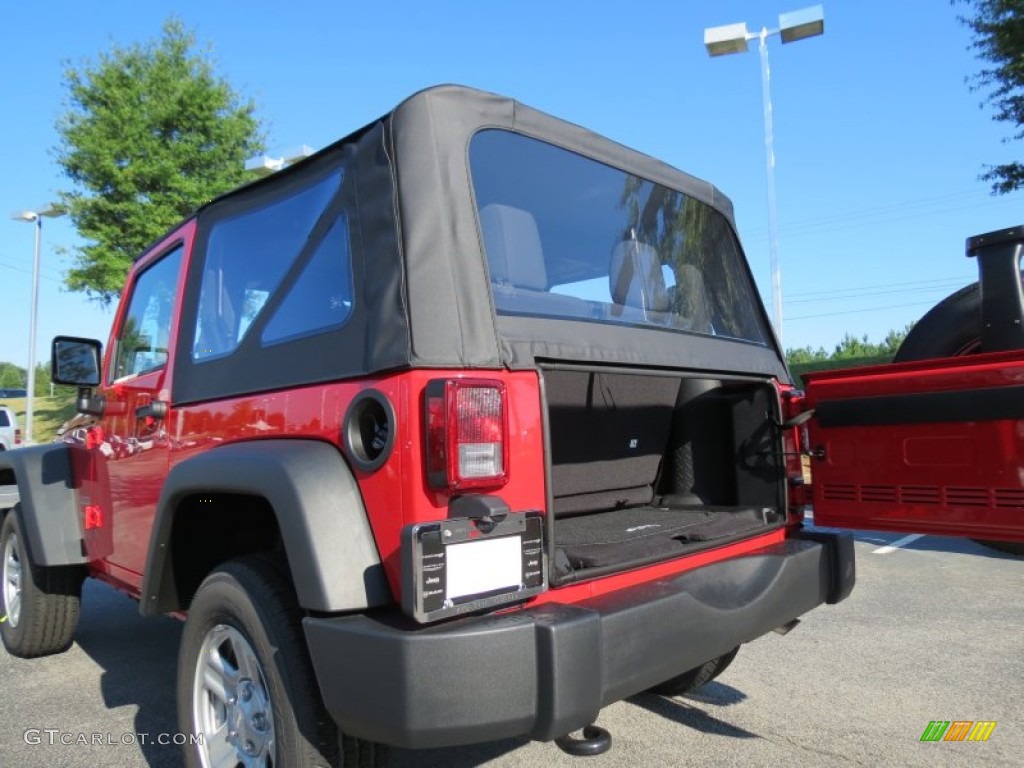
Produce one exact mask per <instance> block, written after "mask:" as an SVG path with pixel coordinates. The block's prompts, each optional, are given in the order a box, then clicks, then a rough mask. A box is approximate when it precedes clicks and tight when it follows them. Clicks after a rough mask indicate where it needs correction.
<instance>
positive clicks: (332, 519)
mask: <svg viewBox="0 0 1024 768" xmlns="http://www.w3.org/2000/svg"><path fill="white" fill-rule="evenodd" d="M197 493H241V494H247V495H255V496H262V497H263V498H265V499H266V500H267V502H268V503H269V504H270V506H271V507H272V508H273V510H274V515H275V517H276V519H277V524H278V527H279V528H280V531H281V538H282V539H283V543H284V549H285V554H286V555H287V557H288V563H289V566H290V568H291V573H292V580H293V582H294V584H295V591H296V594H297V596H298V599H299V604H300V605H301V606H302V607H303V608H305V609H307V610H311V611H324V612H334V611H354V610H363V609H365V608H369V607H372V606H378V605H385V604H388V603H390V602H391V601H392V599H391V593H390V590H389V588H388V584H387V580H386V578H385V575H384V569H383V566H382V565H381V562H380V555H379V554H378V552H377V545H376V541H375V539H374V537H373V532H372V530H371V529H370V524H369V521H368V519H367V517H366V510H365V507H364V506H363V499H362V495H361V494H360V492H359V486H358V484H357V483H356V480H355V477H354V476H353V475H352V471H351V470H350V469H349V467H348V465H347V464H346V463H345V460H344V458H343V457H342V455H341V453H340V452H339V451H338V449H337V448H335V447H334V446H332V445H330V444H329V443H326V442H321V441H315V440H304V439H268V440H253V441H247V442H240V443H230V444H227V445H223V446H221V447H218V448H213V449H211V450H208V451H206V452H204V453H201V454H199V455H197V456H194V457H192V458H189V459H185V460H184V461H182V462H180V463H179V464H176V465H175V466H174V467H173V468H172V469H171V471H170V472H169V473H168V475H167V479H166V480H165V481H164V485H163V489H162V491H161V493H160V500H159V502H158V505H157V510H156V516H155V518H154V521H153V531H152V534H151V536H150V542H149V552H148V555H147V559H146V570H145V573H144V575H143V579H142V599H141V601H140V605H139V610H140V612H141V613H142V614H143V615H152V614H156V613H166V612H169V611H175V610H181V609H183V608H184V606H183V605H182V604H181V600H180V599H179V596H178V594H177V588H176V586H175V582H174V567H173V557H172V556H171V555H172V553H171V552H170V547H171V532H172V530H173V528H174V516H175V512H176V510H177V508H178V506H179V504H180V503H181V501H182V500H183V499H184V498H185V497H187V496H190V495H194V494H197Z"/></svg>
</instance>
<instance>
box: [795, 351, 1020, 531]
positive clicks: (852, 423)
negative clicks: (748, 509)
mask: <svg viewBox="0 0 1024 768" xmlns="http://www.w3.org/2000/svg"><path fill="white" fill-rule="evenodd" d="M805 379H806V380H807V381H808V386H807V401H806V406H805V407H807V408H813V409H814V411H815V414H814V418H812V419H811V421H810V422H809V437H810V449H811V452H812V459H811V473H812V483H813V493H812V499H813V503H814V518H815V521H816V522H817V523H818V524H820V525H828V526H835V527H843V528H869V529H877V530H892V531H907V532H911V533H913V532H917V533H937V534H944V535H950V536H969V537H971V538H988V539H1002V540H1007V541H1024V461H1022V459H1024V451H1022V445H1024V355H1022V353H1021V352H1019V351H1016V352H1003V353H993V354H987V355H974V356H970V357H958V358H947V359H943V360H926V361H921V362H915V363H902V364H896V365H886V366H874V367H870V368H859V369H851V370H847V371H828V372H821V373H817V374H808V375H806V376H805Z"/></svg>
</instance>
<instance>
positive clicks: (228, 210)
mask: <svg viewBox="0 0 1024 768" xmlns="http://www.w3.org/2000/svg"><path fill="white" fill-rule="evenodd" d="M1017 234H1018V235H1019V232H1018V233H1017ZM997 240H998V242H996V243H995V244H994V245H991V247H989V246H990V243H989V242H988V241H985V242H984V243H982V244H981V245H980V246H979V248H980V249H981V250H983V251H985V252H986V253H989V252H991V253H996V256H997V257H998V258H999V259H1001V260H1002V261H1001V262H1000V263H1002V264H1004V266H1007V268H1009V266H1008V265H1010V263H1011V258H1010V257H1007V256H1006V251H1007V249H1010V250H1013V249H1014V248H1015V249H1016V251H1014V253H1015V254H1016V256H1015V258H1016V259H1017V260H1018V262H1019V251H1020V247H1019V243H1017V242H1016V241H1014V243H1013V244H1008V240H1009V237H1008V236H1006V235H1003V236H1002V239H1001V240H999V239H998V238H997ZM1004 241H1007V242H1004ZM1012 268H1013V270H1014V272H1013V277H1014V280H1013V281H1011V282H1012V283H1013V285H1014V286H1017V287H1018V290H1017V292H1016V301H1017V304H1016V310H1015V311H1016V312H1017V315H1016V320H1017V327H1016V335H1014V331H1013V327H1012V326H1013V323H1012V322H1011V321H1012V320H1013V319H1014V318H1012V317H1010V315H1011V314H1012V312H1011V310H1012V307H1011V309H1006V307H1007V306H1009V304H1011V303H1012V302H1007V301H1002V302H1001V303H1000V306H1001V307H1002V310H1001V312H1002V314H1001V315H1000V318H999V319H1000V322H1001V323H1002V321H1004V320H1006V321H1007V322H1008V323H1009V326H1010V328H1009V330H1008V331H1005V332H1003V331H1001V332H1000V333H1001V337H1000V338H997V337H996V335H994V334H993V335H991V337H984V336H983V334H982V325H981V323H980V321H979V323H978V325H977V328H976V329H975V335H976V337H977V338H979V339H981V340H982V341H983V342H984V344H983V346H984V348H986V349H989V348H999V347H998V345H999V344H1002V345H1003V347H1008V346H1017V347H1020V346H1024V345H1021V344H1020V343H1019V338H1018V337H1019V335H1020V324H1019V320H1020V317H1021V306H1022V302H1021V301H1020V291H1019V281H1018V280H1016V274H1017V272H1016V270H1017V269H1019V266H1018V265H1017V264H1016V263H1015V264H1014V266H1013V267H1012ZM1004 271H1005V270H1004ZM993 279H994V278H993ZM1010 298H1011V299H1012V298H1013V296H1010ZM993 312H995V310H993ZM1005 325H1006V323H1002V325H1001V327H1003V326H1005ZM985 328H988V326H987V325H986V326H985ZM1004 330H1005V329H1004ZM1011 337H1012V338H1011ZM990 345H995V346H990ZM1020 357H1021V356H1020V354H1019V353H1002V354H999V353H996V354H991V353H986V354H984V355H972V356H970V357H959V358H953V359H950V360H942V361H931V362H926V363H907V364H901V365H893V366H886V367H884V368H876V369H869V370H866V371H861V372H856V373H855V374H849V373H847V374H837V373H831V374H822V375H819V376H817V377H812V383H811V384H810V391H809V394H808V396H807V397H806V398H804V397H802V396H801V395H800V394H799V393H797V392H795V391H794V390H793V389H792V387H791V385H790V379H789V375H788V373H787V370H786V366H785V363H784V360H783V356H782V352H781V350H780V349H779V346H778V343H777V341H776V339H775V337H774V336H773V334H772V331H771V328H770V327H769V324H768V322H767V319H766V315H765V312H764V309H763V307H762V305H761V302H760V301H759V299H758V295H757V291H756V290H755V287H754V283H753V280H752V278H751V274H750V271H749V269H748V267H747V264H746V262H745V260H744V257H743V254H742V251H741V249H740V245H739V241H738V239H737V237H736V232H735V227H734V224H733V219H732V208H731V206H730V203H729V201H728V200H727V199H726V198H725V197H723V196H722V194H721V193H720V192H718V190H716V189H715V188H714V187H713V186H711V185H710V184H707V183H705V182H702V181H699V180H697V179H694V178H692V177H690V176H688V175H686V174H684V173H681V172H680V171H677V170H675V169H673V168H670V167H669V166H667V165H665V164H663V163H661V162H658V161H656V160H653V159H651V158H650V157H646V156H644V155H642V154H639V153H637V152H634V151H632V150H629V149H626V148H625V147H622V146H619V145H618V144H615V143H613V142H611V141H608V140H606V139H604V138H601V137H600V136H597V135H595V134H593V133H590V132H588V131H586V130H584V129H582V128H579V127H577V126H575V125H570V124H568V123H565V122H562V121H560V120H557V119H554V118H552V117H549V116H547V115H544V114H541V113H539V112H536V111H534V110H532V109H529V108H528V107H525V106H523V105H521V104H518V103H516V102H515V101H512V100H509V99H505V98H501V97H498V96H494V95H491V94H485V93H480V92H477V91H473V90H469V89H465V88H460V87H440V88H434V89H430V90H427V91H424V92H422V93H419V94H416V95H414V96H412V97H411V98H410V99H408V100H406V101H405V102H403V103H402V104H400V105H399V106H398V107H397V108H396V109H395V110H394V111H392V112H391V113H389V114H388V115H386V116H385V117H383V118H381V119H379V120H377V121H375V122H373V123H371V124H370V125H368V126H366V127H365V128H363V129H361V130H359V131H357V132H356V133H353V134H352V135H350V136H348V137H346V138H345V139H342V140H341V141H339V142H338V143H336V144H334V145H332V146H330V147H328V148H327V149H325V150H323V151H321V152H319V153H317V154H316V155H314V156H312V157H310V158H308V159H307V160H305V161H303V162H301V163H299V164H298V165H295V166H293V167H291V168H289V169H287V170H285V171H283V172H281V173H278V174H276V175H274V176H272V177H269V178H266V179H264V180H261V181H258V182H256V183H253V184H251V185H249V186H246V187H244V188H242V189H239V190H237V191H235V192H232V193H230V194H227V195H225V196H223V197H221V198H219V199H217V200H215V201H213V202H211V203H209V204H208V205H205V206H204V207H202V208H201V209H200V210H199V211H198V212H197V213H196V214H195V215H194V216H193V217H192V218H190V219H188V220H187V221H185V222H184V223H182V224H181V225H180V226H179V227H178V228H176V229H175V230H174V231H172V232H171V233H170V234H168V235H167V237H166V238H164V239H163V240H162V241H160V242H158V243H157V244H155V245H154V246H153V247H152V248H151V249H149V250H148V251H147V252H146V253H144V254H142V255H141V256H140V257H139V259H138V260H137V262H136V263H135V265H134V267H133V268H132V270H131V272H130V274H129V276H128V281H127V283H126V286H125V289H124V292H123V294H122V301H121V305H120V308H119V310H118V313H117V317H116V320H115V322H114V327H113V330H112V333H111V336H110V341H109V344H108V346H107V351H106V355H105V357H103V358H102V363H101V355H100V344H99V342H96V341H91V340H83V339H75V338H70V337H58V338H57V339H55V341H54V346H53V357H52V359H53V361H54V362H53V364H54V380H56V381H58V382H62V383H68V384H73V385H77V386H78V387H79V388H80V389H79V398H78V407H79V409H80V410H81V411H82V412H83V413H87V414H92V415H93V416H94V417H95V422H94V424H93V425H92V426H91V427H90V428H88V430H87V431H86V432H85V435H84V437H85V439H84V441H78V442H64V443H58V444H53V445H47V446H39V447H34V448H28V449H23V450H19V451H11V452H9V453H5V454H3V455H2V457H0V483H6V484H7V485H8V486H16V490H17V496H15V495H14V494H12V493H10V491H12V490H13V488H9V489H8V495H7V496H6V497H0V498H7V497H10V498H12V499H13V498H20V501H19V502H18V503H17V505H16V506H13V508H12V509H10V510H9V511H8V512H7V513H6V515H5V516H4V519H3V525H2V528H0V548H2V555H3V566H2V568H3V570H2V587H3V589H2V601H3V604H2V610H3V611H4V612H5V613H6V614H7V621H6V622H4V623H3V624H2V625H0V632H2V636H3V641H4V645H5V646H6V647H7V649H8V651H9V652H11V653H13V654H16V655H19V656H39V655H43V654H50V653H56V652H60V651H62V650H65V649H66V648H67V647H68V646H69V644H70V643H71V642H72V638H73V635H74V631H75V624H76V619H77V616H78V606H79V596H80V593H81V585H82V581H83V579H84V578H85V577H92V578H96V579H100V580H102V581H105V582H107V583H109V584H112V585H114V586H115V587H117V588H118V589H120V590H123V591H125V592H127V593H128V594H130V595H131V596H133V597H135V598H137V599H138V601H139V604H140V608H141V611H142V613H144V614H147V615H151V614H160V613H169V614H173V615H176V616H179V617H181V618H183V619H184V620H185V629H184V634H183V638H182V644H181V651H180V657H179V668H178V670H179V671H178V701H179V705H178V711H179V720H180V728H181V730H182V732H185V733H194V734H198V735H200V736H201V737H202V738H201V739H200V740H199V741H201V743H200V744H198V745H193V746H189V747H187V748H186V750H187V751H186V757H187V761H188V763H189V764H190V765H203V766H210V765H228V764H230V765H234V764H235V763H236V762H244V763H245V764H246V765H249V764H260V765H271V764H272V765H282V766H298V765H307V764H318V765H319V764H331V765H335V764H337V763H338V762H339V760H341V759H342V756H343V755H344V756H346V757H345V759H353V760H356V761H357V762H359V764H371V763H374V762H376V761H378V760H379V759H380V757H381V752H380V751H378V750H376V749H375V746H374V745H375V744H378V743H381V744H392V745H399V746H403V747H412V748H417V747H435V746H443V745H457V744H468V743H471V742H479V741H485V740H491V739H500V738H506V737H512V736H523V735H526V736H529V737H530V738H533V739H538V740H555V741H557V742H558V744H559V746H561V747H562V748H563V749H565V750H567V751H569V752H571V753H574V754H596V753H599V752H601V751H603V750H605V749H607V748H608V746H609V744H610V737H609V735H608V734H607V733H606V732H604V731H603V730H602V729H600V728H598V727H596V726H594V725H593V723H594V721H595V720H596V719H597V717H598V713H599V712H600V710H601V708H602V707H603V706H605V705H607V704H609V703H611V702H614V701H617V700H619V699H622V698H624V697H627V696H631V695H633V694H635V693H637V692H639V691H643V690H646V689H654V690H657V691H660V692H665V693H669V694H671V693H678V692H682V691H686V690H688V689H690V688H692V687H695V686H697V685H700V684H702V683H704V682H707V681H708V680H709V679H711V678H712V677H714V676H715V675H717V674H718V673H720V672H721V671H722V669H724V667H725V666H726V665H727V664H728V663H729V662H730V661H731V660H732V658H733V656H734V655H735V653H736V650H737V648H738V647H739V646H740V645H741V644H742V643H746V642H750V641H751V640H754V639H755V638H757V637H759V636H760V635H762V634H764V633H766V632H769V631H771V630H773V629H778V630H781V631H787V630H788V629H789V628H791V627H792V626H793V625H794V624H795V623H796V619H797V617H799V616H801V615H803V614H804V613H806V612H807V611H809V610H811V609H812V608H814V607H816V606H818V605H820V604H822V603H835V602H837V601H839V600H842V599H844V598H845V597H846V596H847V595H848V594H849V593H850V590H851V589H852V587H853V584H854V556H853V544H852V539H851V537H850V536H849V535H848V534H837V533H826V532H814V531H809V530H805V529H804V527H803V523H802V509H803V507H802V505H803V504H804V503H807V502H810V501H813V503H814V505H815V515H816V517H817V520H818V522H820V523H823V524H827V525H830V524H842V525H845V526H850V527H870V528H884V529H891V530H903V529H908V530H916V531H926V532H927V531H932V532H940V533H953V534H961V535H971V536H980V537H983V538H990V539H991V538H1005V539H1014V538H1015V539H1016V540H1018V541H1020V540H1024V534H1022V530H1024V525H1022V524H1021V522H1022V510H1024V488H1022V481H1021V473H1020V471H1019V470H1020V446H1021V433H1020V424H1021V423H1022V421H1021V420H1022V419H1024V405H1022V404H1024V397H1021V384H1020V381H1021V374H1022V373H1024V364H1022V363H1021V360H1020ZM979 387H984V388H985V391H984V394H983V395H982V394H979V393H978V392H977V391H975V390H976V389H977V388H979ZM801 452H804V453H809V454H810V455H811V456H812V457H813V461H814V481H815V482H814V487H813V494H812V493H810V492H809V490H808V488H807V487H806V486H804V485H803V478H802V467H801V461H800V458H801ZM581 729H582V737H578V736H573V735H572V734H575V733H576V732H578V731H580V730H581Z"/></svg>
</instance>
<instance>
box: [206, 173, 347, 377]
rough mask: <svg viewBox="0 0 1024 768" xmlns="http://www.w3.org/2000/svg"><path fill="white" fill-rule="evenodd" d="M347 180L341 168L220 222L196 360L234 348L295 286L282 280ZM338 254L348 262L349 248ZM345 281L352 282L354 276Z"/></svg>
mask: <svg viewBox="0 0 1024 768" xmlns="http://www.w3.org/2000/svg"><path fill="white" fill-rule="evenodd" d="M341 181H342V171H341V169H335V170H334V171H333V172H332V173H330V174H328V175H326V176H324V177H322V178H320V179H319V180H317V181H316V182H315V183H313V184H310V185H309V186H307V187H304V188H302V189H300V190H299V191H297V192H295V193H293V194H291V195H288V196H287V197H285V198H283V199H278V200H275V201H273V202H271V203H269V204H266V205H262V206H259V207H255V208H251V209H248V210H245V211H244V212H242V213H239V214H238V215H235V216H231V217H229V218H224V219H221V220H220V221H217V222H216V223H214V225H213V226H212V228H211V229H210V234H209V237H208V240H207V245H206V260H205V265H204V267H203V276H202V284H201V287H200V291H199V309H198V317H197V322H196V331H195V338H194V339H193V343H192V359H193V360H194V361H195V362H202V361H204V360H210V359H216V358H221V357H224V356H226V355H229V354H231V353H232V352H234V351H235V350H236V349H237V348H238V346H239V345H240V344H241V343H242V341H243V340H244V339H245V338H246V336H247V334H248V332H249V329H250V328H251V327H252V325H253V324H254V323H255V322H257V320H258V319H259V318H260V316H261V314H262V313H263V311H264V309H265V308H266V307H268V306H271V305H274V304H275V303H276V301H275V300H274V299H272V297H273V296H274V295H275V293H276V292H277V291H278V289H279V288H283V289H284V290H289V288H288V287H286V286H282V280H283V279H284V277H285V275H286V274H287V273H288V271H289V269H290V268H291V267H292V266H293V265H294V264H295V260H296V259H297V258H298V257H299V255H300V254H301V253H302V252H303V250H304V248H305V246H306V245H307V243H308V242H309V239H310V237H311V235H312V233H313V229H314V227H315V226H316V224H317V222H318V221H319V220H320V217H321V216H322V215H323V213H324V211H325V209H326V208H327V205H328V204H329V203H330V201H331V200H332V199H333V198H334V196H335V195H336V194H337V192H338V189H339V188H340V187H341ZM326 239H328V240H329V239H331V238H330V237H328V238H326ZM332 242H333V243H334V244H336V241H332ZM334 258H336V259H337V260H338V262H339V264H340V263H341V260H342V259H343V258H344V259H346V260H347V248H346V249H345V252H344V253H340V254H334ZM348 269H349V268H348V267H347V266H346V270H348ZM345 284H346V286H350V285H351V279H350V278H349V279H347V280H345ZM349 290H350V289H349ZM349 298H350V297H349ZM349 305H351V302H350V303H349ZM272 322H273V320H272ZM264 338H265V337H264Z"/></svg>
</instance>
